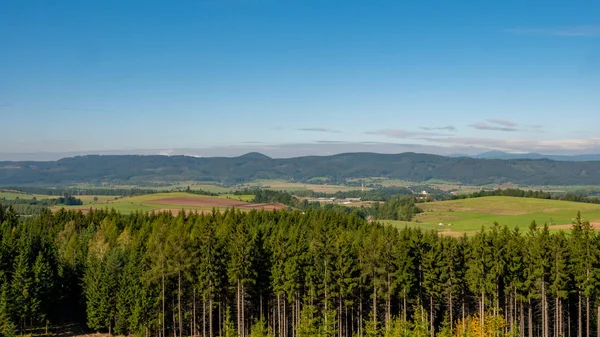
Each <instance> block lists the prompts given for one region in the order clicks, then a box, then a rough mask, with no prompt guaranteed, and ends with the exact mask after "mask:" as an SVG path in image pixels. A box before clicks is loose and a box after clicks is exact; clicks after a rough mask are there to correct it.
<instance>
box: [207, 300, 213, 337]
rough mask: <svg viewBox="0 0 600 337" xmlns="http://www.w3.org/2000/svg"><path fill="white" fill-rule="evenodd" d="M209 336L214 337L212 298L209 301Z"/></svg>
mask: <svg viewBox="0 0 600 337" xmlns="http://www.w3.org/2000/svg"><path fill="white" fill-rule="evenodd" d="M208 336H209V337H213V302H212V297H211V298H209V299H208Z"/></svg>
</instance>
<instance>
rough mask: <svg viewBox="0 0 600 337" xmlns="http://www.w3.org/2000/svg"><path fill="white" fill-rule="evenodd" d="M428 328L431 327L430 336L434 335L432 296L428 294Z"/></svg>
mask: <svg viewBox="0 0 600 337" xmlns="http://www.w3.org/2000/svg"><path fill="white" fill-rule="evenodd" d="M429 329H431V332H430V333H431V337H434V335H435V328H434V327H433V296H431V295H430V296H429Z"/></svg>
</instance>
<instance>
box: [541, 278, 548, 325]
mask: <svg viewBox="0 0 600 337" xmlns="http://www.w3.org/2000/svg"><path fill="white" fill-rule="evenodd" d="M542 334H543V336H544V337H548V303H547V299H546V282H544V280H542Z"/></svg>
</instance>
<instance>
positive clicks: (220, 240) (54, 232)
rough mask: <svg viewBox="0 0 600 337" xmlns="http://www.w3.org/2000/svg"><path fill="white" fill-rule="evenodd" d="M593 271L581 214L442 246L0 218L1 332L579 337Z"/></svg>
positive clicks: (235, 217)
mask: <svg viewBox="0 0 600 337" xmlns="http://www.w3.org/2000/svg"><path fill="white" fill-rule="evenodd" d="M599 257H600V236H599V235H597V234H596V233H595V232H594V231H593V228H592V226H591V224H590V223H589V222H588V221H584V220H583V219H582V217H581V215H579V214H578V215H577V216H576V217H575V218H574V221H573V226H572V230H571V232H570V233H566V232H564V231H558V232H550V231H549V229H548V226H546V225H544V226H538V225H537V224H536V223H535V222H533V223H531V225H530V227H529V230H528V231H526V232H524V233H521V232H519V230H518V229H514V230H510V229H509V228H507V227H506V226H501V225H499V224H497V223H496V224H493V225H491V226H490V227H488V228H486V229H485V230H484V229H483V228H482V230H481V231H479V232H477V233H476V234H475V235H474V236H472V237H467V236H462V237H449V236H441V235H438V233H437V232H434V231H422V230H420V229H419V228H411V227H407V228H402V229H397V228H395V227H391V226H384V225H382V224H380V223H377V222H374V223H369V222H367V221H365V220H363V219H361V218H360V217H358V216H356V215H353V214H343V213H340V212H335V211H329V210H307V211H305V212H301V211H275V212H268V211H250V212H241V211H238V210H233V209H228V210H225V211H223V212H219V211H217V210H214V211H212V212H209V213H205V214H196V213H192V214H186V213H184V212H181V213H179V214H178V215H176V216H174V215H172V214H171V213H135V214H132V215H122V214H119V213H117V212H115V211H114V210H112V211H107V210H102V211H90V212H89V213H87V214H82V213H81V212H74V211H66V210H61V211H58V212H57V213H55V214H52V213H50V212H43V213H42V214H41V215H40V216H37V217H33V218H27V219H21V218H19V217H18V216H17V214H16V213H15V212H14V211H13V210H12V209H11V208H8V210H6V211H4V210H2V208H0V285H1V286H0V332H1V333H2V334H3V335H4V336H14V335H16V334H23V333H26V332H27V331H31V329H32V328H39V327H45V326H48V325H50V326H52V325H55V324H58V323H64V322H74V321H75V322H76V321H79V322H82V323H83V324H86V325H87V326H88V327H89V329H91V330H94V331H104V332H109V333H111V334H112V333H119V334H134V335H137V336H159V337H163V336H164V337H166V336H174V337H176V336H184V335H185V336H191V335H193V336H203V337H205V336H210V337H212V336H241V337H245V336H254V337H256V336H282V337H296V336H297V337H304V336H328V337H329V336H331V337H333V336H338V337H343V336H365V337H367V336H368V337H371V336H386V337H387V336H419V337H426V336H436V335H437V336H444V337H445V336H448V337H449V336H469V337H471V336H472V337H477V336H480V337H482V336H486V337H488V336H489V337H492V336H500V335H506V336H520V337H525V336H527V337H533V336H541V337H559V336H577V337H583V336H584V335H585V336H586V337H588V336H590V335H595V334H596V333H595V331H596V329H600V325H599V324H598V322H599V321H600V296H599V290H600V285H599V283H598V281H597V280H598V279H599V276H600V273H599V272H600V269H599ZM594 309H596V310H594Z"/></svg>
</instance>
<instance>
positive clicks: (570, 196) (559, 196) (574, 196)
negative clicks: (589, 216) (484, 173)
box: [450, 188, 600, 204]
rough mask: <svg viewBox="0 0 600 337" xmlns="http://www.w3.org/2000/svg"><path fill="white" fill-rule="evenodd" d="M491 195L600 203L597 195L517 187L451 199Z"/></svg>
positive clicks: (478, 192) (457, 196)
mask: <svg viewBox="0 0 600 337" xmlns="http://www.w3.org/2000/svg"><path fill="white" fill-rule="evenodd" d="M492 196H504V197H519V198H535V199H552V200H562V201H574V202H585V203H591V204H600V198H598V196H586V195H583V194H580V193H574V192H567V193H550V192H545V191H542V190H539V191H533V190H528V191H526V190H522V189H518V188H507V189H495V190H491V191H485V190H481V191H477V192H473V193H465V194H458V195H453V196H452V197H451V198H450V199H451V200H458V199H468V198H481V197H492Z"/></svg>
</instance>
